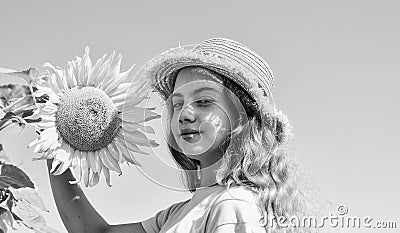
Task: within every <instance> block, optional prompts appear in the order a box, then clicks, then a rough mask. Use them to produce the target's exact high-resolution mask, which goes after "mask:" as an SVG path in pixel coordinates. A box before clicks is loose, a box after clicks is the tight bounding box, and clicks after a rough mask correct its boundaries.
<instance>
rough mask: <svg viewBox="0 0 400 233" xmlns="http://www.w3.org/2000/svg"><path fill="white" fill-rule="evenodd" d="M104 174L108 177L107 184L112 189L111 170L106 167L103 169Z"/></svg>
mask: <svg viewBox="0 0 400 233" xmlns="http://www.w3.org/2000/svg"><path fill="white" fill-rule="evenodd" d="M103 174H104V176H105V177H106V183H107V185H108V186H109V187H111V177H110V170H109V169H108V168H106V167H103Z"/></svg>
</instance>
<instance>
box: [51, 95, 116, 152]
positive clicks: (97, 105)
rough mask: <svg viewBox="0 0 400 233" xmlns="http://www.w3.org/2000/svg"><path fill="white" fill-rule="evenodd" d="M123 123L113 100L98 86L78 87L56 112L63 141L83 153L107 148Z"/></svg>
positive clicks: (58, 128) (64, 96)
mask: <svg viewBox="0 0 400 233" xmlns="http://www.w3.org/2000/svg"><path fill="white" fill-rule="evenodd" d="M120 122H121V119H120V118H119V117H118V112H117V110H116V108H115V106H114V104H113V102H112V100H111V99H110V98H109V97H108V96H107V94H105V93H104V92H103V91H101V90H99V89H97V88H94V87H75V88H72V89H70V90H68V91H67V92H65V93H64V95H63V96H62V98H61V101H60V104H59V106H58V110H57V113H56V126H57V130H58V131H59V132H60V134H61V136H62V138H63V139H64V140H65V141H66V142H67V143H68V144H70V145H71V146H72V147H73V148H75V149H78V150H80V151H96V150H99V149H101V148H103V147H106V146H107V145H108V144H110V143H111V142H112V140H113V139H114V138H115V136H116V134H117V133H118V129H119V125H120Z"/></svg>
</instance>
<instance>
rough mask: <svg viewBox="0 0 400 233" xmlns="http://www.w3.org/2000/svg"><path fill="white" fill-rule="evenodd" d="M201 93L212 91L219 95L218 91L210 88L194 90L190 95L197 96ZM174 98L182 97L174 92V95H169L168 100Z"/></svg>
mask: <svg viewBox="0 0 400 233" xmlns="http://www.w3.org/2000/svg"><path fill="white" fill-rule="evenodd" d="M203 91H213V92H215V93H217V94H220V93H219V91H217V90H216V89H215V88H212V87H201V88H199V89H196V90H194V91H192V93H191V94H192V95H197V94H199V93H200V92H203ZM174 97H182V94H181V93H179V92H174V93H172V94H171V96H170V98H171V99H172V98H174Z"/></svg>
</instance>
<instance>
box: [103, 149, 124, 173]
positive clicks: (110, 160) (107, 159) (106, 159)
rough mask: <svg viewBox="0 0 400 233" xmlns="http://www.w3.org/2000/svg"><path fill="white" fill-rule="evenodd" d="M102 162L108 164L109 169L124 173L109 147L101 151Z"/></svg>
mask: <svg viewBox="0 0 400 233" xmlns="http://www.w3.org/2000/svg"><path fill="white" fill-rule="evenodd" d="M99 156H100V159H101V162H102V163H103V164H104V166H106V167H107V168H108V169H110V170H113V171H115V172H117V173H119V174H121V173H122V171H121V168H120V167H119V164H118V161H117V160H115V158H114V157H113V156H111V154H110V153H109V152H108V150H107V147H104V148H103V149H101V150H100V153H99Z"/></svg>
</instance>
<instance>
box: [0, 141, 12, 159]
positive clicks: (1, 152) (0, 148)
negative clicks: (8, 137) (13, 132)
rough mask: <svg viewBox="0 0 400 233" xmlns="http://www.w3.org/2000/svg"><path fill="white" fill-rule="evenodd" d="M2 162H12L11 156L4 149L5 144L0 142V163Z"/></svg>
mask: <svg viewBox="0 0 400 233" xmlns="http://www.w3.org/2000/svg"><path fill="white" fill-rule="evenodd" d="M1 162H10V158H9V157H8V156H7V153H6V151H5V150H4V148H3V145H2V144H1V143H0V163H1Z"/></svg>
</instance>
